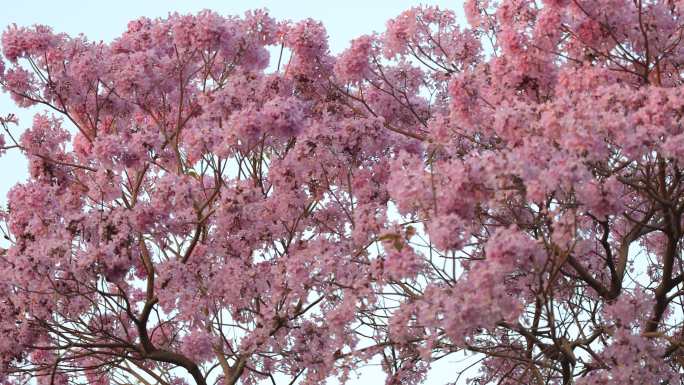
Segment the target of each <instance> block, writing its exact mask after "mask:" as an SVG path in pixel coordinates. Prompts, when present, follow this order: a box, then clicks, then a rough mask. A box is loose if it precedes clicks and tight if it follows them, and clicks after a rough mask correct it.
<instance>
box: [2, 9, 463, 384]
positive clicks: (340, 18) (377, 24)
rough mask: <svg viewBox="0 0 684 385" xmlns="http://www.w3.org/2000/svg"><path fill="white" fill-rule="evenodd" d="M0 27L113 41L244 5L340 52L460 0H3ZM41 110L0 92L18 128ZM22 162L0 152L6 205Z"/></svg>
mask: <svg viewBox="0 0 684 385" xmlns="http://www.w3.org/2000/svg"><path fill="white" fill-rule="evenodd" d="M0 3H1V4H2V12H0V28H1V29H2V30H4V29H5V28H6V27H7V26H8V25H9V24H12V23H16V24H18V25H32V24H46V25H49V26H51V27H53V29H54V30H55V31H56V32H66V33H68V34H70V35H77V34H79V33H83V34H84V35H85V36H87V37H88V39H89V40H95V41H99V40H103V41H111V40H112V39H113V38H115V37H117V36H118V35H120V34H121V33H122V32H123V31H124V30H125V29H126V25H127V23H128V21H130V20H132V19H135V18H137V17H140V16H148V17H163V16H166V15H167V14H168V13H169V12H180V13H188V12H197V11H200V10H202V9H212V10H214V11H216V12H218V13H221V14H225V15H228V14H242V13H244V11H246V10H248V9H254V8H264V7H265V8H268V9H269V11H270V13H271V15H273V16H274V17H276V18H277V19H290V20H300V19H304V18H307V17H311V18H314V19H316V20H320V21H322V22H323V24H324V25H325V27H326V29H327V31H328V35H329V37H330V40H329V44H330V47H331V50H332V51H333V52H340V51H342V50H343V49H344V48H345V47H346V46H347V45H348V43H349V41H350V40H351V39H353V38H354V37H357V36H359V35H362V34H365V33H370V32H373V31H378V32H379V31H382V30H384V26H385V22H386V21H387V20H388V19H389V18H392V17H394V16H396V15H398V14H399V13H400V12H401V11H403V10H405V9H407V8H409V7H411V6H415V5H418V4H421V3H422V4H430V5H439V6H440V7H442V8H451V9H454V10H456V11H457V12H458V13H459V14H461V7H462V3H463V2H462V1H461V0H432V1H428V0H423V1H411V0H342V1H340V0H336V1H330V0H319V1H315V0H291V1H283V0H250V1H238V0H192V1H191V0H185V1H183V0H137V1H136V0H119V1H106V0H104V1H85V0H81V1H76V0H61V1H59V0H2V1H1V2H0ZM38 111H41V109H35V110H32V111H27V110H23V109H18V108H17V107H16V106H14V104H13V103H12V101H11V100H10V98H9V97H8V96H7V95H6V94H4V93H0V115H3V116H4V115H6V114H7V113H14V114H16V115H17V116H18V117H19V119H20V125H19V128H15V129H14V131H15V132H20V131H21V129H23V128H25V127H27V125H29V124H30V123H31V119H32V115H33V114H34V113H35V112H38ZM26 176H27V172H26V162H25V161H24V159H23V157H22V156H21V155H20V154H19V153H18V152H16V151H10V152H9V153H8V154H6V155H4V156H2V157H0V204H4V202H5V195H6V193H7V191H8V190H9V188H10V187H11V186H13V185H14V184H16V183H17V182H19V181H22V180H24V179H25V178H26ZM454 361H455V357H454V359H449V358H446V359H445V360H444V361H441V362H440V363H439V364H438V365H437V366H438V367H439V368H437V369H435V370H433V371H432V372H431V375H430V376H429V381H428V384H430V385H437V384H444V383H446V382H447V381H449V380H453V379H454V377H455V368H456V367H461V368H462V367H463V365H462V364H461V365H459V364H455V362H454ZM383 382H384V376H383V375H382V374H381V373H380V371H379V368H377V367H375V368H368V369H366V370H364V371H363V375H362V376H361V378H360V379H359V380H358V381H352V384H354V385H356V384H364V385H366V384H368V385H375V384H378V385H380V384H382V383H383Z"/></svg>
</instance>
